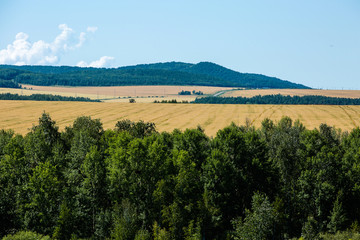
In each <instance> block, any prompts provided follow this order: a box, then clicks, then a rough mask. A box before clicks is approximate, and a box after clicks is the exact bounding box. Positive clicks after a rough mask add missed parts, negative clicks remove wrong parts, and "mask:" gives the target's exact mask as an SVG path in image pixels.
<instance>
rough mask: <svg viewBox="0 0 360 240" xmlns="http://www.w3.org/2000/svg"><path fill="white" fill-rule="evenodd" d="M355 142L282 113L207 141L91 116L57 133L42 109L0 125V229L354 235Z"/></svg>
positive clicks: (82, 233)
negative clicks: (34, 120) (111, 124)
mask: <svg viewBox="0 0 360 240" xmlns="http://www.w3.org/2000/svg"><path fill="white" fill-rule="evenodd" d="M359 149H360V129H359V128H356V129H353V130H352V131H351V132H349V133H347V132H345V133H341V132H340V131H339V130H337V129H335V128H333V127H330V126H328V125H326V124H321V125H320V127H319V128H318V129H313V130H308V129H306V128H305V127H304V126H303V125H302V124H301V123H300V122H298V121H296V122H293V121H292V120H291V119H290V118H288V117H284V118H283V119H281V120H280V121H279V122H276V123H275V122H273V121H271V120H269V119H265V120H264V121H263V122H262V125H261V127H260V128H258V129H256V128H254V127H252V126H250V125H245V126H237V125H235V124H231V125H230V126H228V127H226V128H224V129H221V130H219V131H218V132H217V134H216V136H215V137H214V138H209V137H208V136H206V134H205V133H204V130H203V129H201V128H200V127H198V128H197V129H187V130H185V131H180V130H178V129H175V130H174V131H173V132H171V133H169V132H158V131H157V130H156V126H155V125H154V124H153V123H146V122H143V121H140V122H132V121H130V120H121V121H119V122H118V123H117V124H116V126H115V128H114V129H113V130H104V129H103V126H102V123H101V122H100V120H99V119H92V118H90V117H79V118H77V119H76V120H75V121H74V123H73V125H72V126H68V127H66V128H65V130H64V131H62V132H60V131H59V128H58V126H57V125H56V123H55V121H53V120H52V119H51V118H50V116H49V115H48V114H46V113H44V114H43V115H42V116H41V117H40V119H39V123H38V124H37V125H35V126H33V127H32V128H31V130H30V131H29V133H27V134H26V135H24V136H22V135H16V134H14V132H13V131H11V130H0V219H1V224H0V237H3V236H5V235H7V237H5V238H4V239H6V240H8V239H49V238H50V237H51V238H52V239H199V240H200V239H235V240H238V239H250V240H251V239H280V240H282V239H292V238H299V237H300V236H301V237H302V239H324V240H330V239H349V238H352V239H359V237H360V235H359V232H360V225H359V221H360V205H359V202H360V188H359V182H360V168H359V166H360V154H359ZM25 237H27V238H25ZM346 237H347V238H346Z"/></svg>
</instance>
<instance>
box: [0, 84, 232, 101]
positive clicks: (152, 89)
mask: <svg viewBox="0 0 360 240" xmlns="http://www.w3.org/2000/svg"><path fill="white" fill-rule="evenodd" d="M22 86H23V87H25V88H26V89H9V88H8V89H4V88H3V89H1V88H0V93H5V92H11V93H18V94H24V95H31V94H34V93H40V94H54V95H61V96H71V97H88V98H90V99H101V100H102V101H105V102H128V101H129V100H128V99H129V97H131V98H135V99H136V102H154V101H155V100H160V101H161V100H170V99H177V100H180V101H182V100H187V101H192V100H194V99H195V98H196V95H191V96H182V95H178V93H179V92H181V91H182V90H184V91H193V90H195V91H202V92H203V93H204V94H205V95H207V94H214V93H216V92H219V91H223V90H231V89H232V88H226V87H206V86H119V87H59V86H34V85H22Z"/></svg>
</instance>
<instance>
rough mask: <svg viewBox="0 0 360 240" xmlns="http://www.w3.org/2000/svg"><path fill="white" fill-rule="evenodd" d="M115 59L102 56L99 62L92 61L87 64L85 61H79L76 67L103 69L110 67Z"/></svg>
mask: <svg viewBox="0 0 360 240" xmlns="http://www.w3.org/2000/svg"><path fill="white" fill-rule="evenodd" d="M114 59H115V58H113V57H109V56H103V57H101V58H100V59H99V60H96V61H93V62H91V63H89V64H87V63H86V62H85V61H80V62H78V64H76V66H78V67H94V68H103V67H111V64H112V62H113V61H114Z"/></svg>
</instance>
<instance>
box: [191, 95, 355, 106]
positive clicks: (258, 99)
mask: <svg viewBox="0 0 360 240" xmlns="http://www.w3.org/2000/svg"><path fill="white" fill-rule="evenodd" d="M193 103H209V104H291V105H300V104H304V105H360V98H337V97H325V96H316V95H305V96H284V95H280V94H277V95H264V96H261V95H258V96H254V97H251V98H248V97H202V98H196V99H195V100H194V101H193Z"/></svg>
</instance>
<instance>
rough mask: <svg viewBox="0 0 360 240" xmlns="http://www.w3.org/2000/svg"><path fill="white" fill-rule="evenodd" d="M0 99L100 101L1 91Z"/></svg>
mask: <svg viewBox="0 0 360 240" xmlns="http://www.w3.org/2000/svg"><path fill="white" fill-rule="evenodd" d="M0 100H31V101H77V102H100V100H92V99H90V98H85V97H65V96H60V95H52V94H31V95H19V94H17V93H15V94H12V93H1V94H0Z"/></svg>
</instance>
